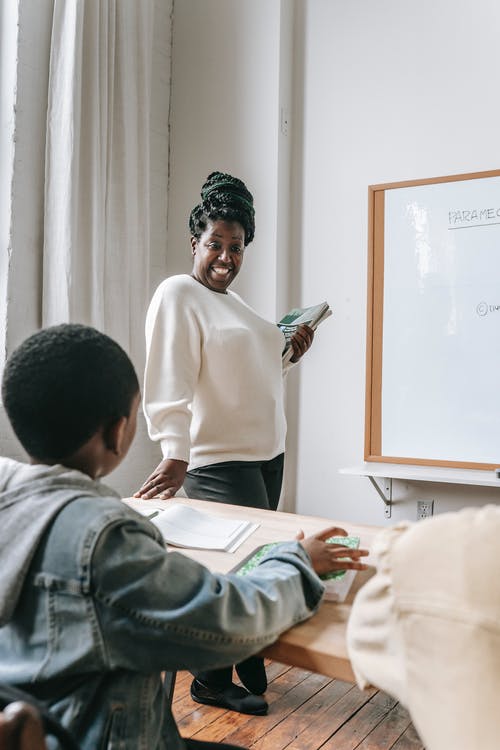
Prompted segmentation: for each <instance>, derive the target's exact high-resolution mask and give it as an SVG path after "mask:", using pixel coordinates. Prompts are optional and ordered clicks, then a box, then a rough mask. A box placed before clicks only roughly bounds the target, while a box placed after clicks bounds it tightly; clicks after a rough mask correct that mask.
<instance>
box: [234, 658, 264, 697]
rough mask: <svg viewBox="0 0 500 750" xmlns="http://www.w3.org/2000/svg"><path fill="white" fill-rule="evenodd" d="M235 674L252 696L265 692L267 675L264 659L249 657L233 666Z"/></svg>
mask: <svg viewBox="0 0 500 750" xmlns="http://www.w3.org/2000/svg"><path fill="white" fill-rule="evenodd" d="M235 669H236V674H237V675H238V677H239V678H240V680H241V681H242V683H243V685H244V686H245V687H246V689H247V690H249V691H250V692H251V693H253V694H254V695H262V693H265V692H266V690H267V675H266V669H265V667H264V659H262V657H260V656H250V658H248V659H245V661H242V662H240V663H239V664H236V665H235Z"/></svg>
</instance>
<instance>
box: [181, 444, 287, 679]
mask: <svg viewBox="0 0 500 750" xmlns="http://www.w3.org/2000/svg"><path fill="white" fill-rule="evenodd" d="M283 466H284V454H283V453H280V454H279V456H276V457H275V458H272V459H270V460H269V461H225V462H223V463H220V464H212V465H211V466H202V467H200V468H199V469H193V470H192V471H188V472H187V474H186V478H185V480H184V491H185V492H186V495H187V496H188V497H192V498H193V499H201V500H213V501H215V502H218V503H226V504H230V505H241V506H242V507H246V508H263V509H265V510H276V508H277V507H278V502H279V499H280V494H281V485H282V483H283ZM195 676H196V677H197V678H198V679H199V680H201V681H202V682H203V683H204V684H205V685H208V686H209V687H211V688H213V689H214V690H221V689H223V688H225V687H229V685H230V684H231V682H232V676H233V668H232V667H225V668H224V669H213V670H210V671H205V672H198V673H196V675H195Z"/></svg>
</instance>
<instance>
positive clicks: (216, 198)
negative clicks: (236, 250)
mask: <svg viewBox="0 0 500 750" xmlns="http://www.w3.org/2000/svg"><path fill="white" fill-rule="evenodd" d="M220 220H222V221H237V222H238V223H239V224H241V226H242V227H243V230H244V232H245V246H246V245H249V244H250V242H251V241H252V240H253V238H254V235H255V210H254V207H253V195H252V193H251V192H250V191H249V190H248V188H247V186H246V185H245V183H244V182H242V181H241V180H239V179H238V178H237V177H233V176H232V175H230V174H225V173H223V172H212V173H211V174H209V175H208V177H207V179H206V181H205V182H204V184H203V187H202V188H201V203H198V205H197V206H195V207H194V208H193V210H192V211H191V214H190V216H189V230H190V232H191V234H192V235H193V237H196V239H199V238H200V237H201V235H202V234H203V232H204V231H205V229H206V228H207V225H208V223H209V222H213V221H220Z"/></svg>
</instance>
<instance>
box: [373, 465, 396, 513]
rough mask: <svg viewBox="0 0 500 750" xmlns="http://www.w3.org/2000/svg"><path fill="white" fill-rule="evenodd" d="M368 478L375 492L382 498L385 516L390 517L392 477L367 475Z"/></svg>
mask: <svg viewBox="0 0 500 750" xmlns="http://www.w3.org/2000/svg"><path fill="white" fill-rule="evenodd" d="M368 479H369V480H370V482H371V483H372V485H373V486H374V487H375V489H376V491H377V494H378V495H379V497H381V498H382V500H383V503H384V506H385V507H384V515H385V517H386V518H390V517H391V514H392V478H391V477H380V478H379V477H376V478H375V477H372V476H370V475H368Z"/></svg>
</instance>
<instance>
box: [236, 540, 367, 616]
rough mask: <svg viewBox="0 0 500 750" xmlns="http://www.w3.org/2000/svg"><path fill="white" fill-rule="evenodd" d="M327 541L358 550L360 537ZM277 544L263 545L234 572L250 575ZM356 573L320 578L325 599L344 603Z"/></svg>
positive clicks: (347, 571) (339, 572)
mask: <svg viewBox="0 0 500 750" xmlns="http://www.w3.org/2000/svg"><path fill="white" fill-rule="evenodd" d="M326 541H327V542H328V543H329V544H343V545H344V546H345V547H350V548H351V549H357V548H358V547H359V541H360V540H359V536H332V537H330V538H329V539H327V540H326ZM277 544H279V542H270V543H269V544H263V545H262V546H261V547H257V549H256V550H254V551H253V552H251V553H250V554H249V555H248V556H247V557H246V558H245V559H244V560H242V561H241V562H240V563H239V564H238V565H237V566H236V567H235V568H233V570H232V572H233V573H236V575H238V576H246V575H248V573H250V572H251V571H252V570H254V568H256V567H257V565H258V564H259V563H260V561H261V560H262V558H263V557H264V556H265V555H266V554H267V552H269V550H271V549H273V547H276V545H277ZM356 572H357V571H355V570H335V571H332V572H331V573H326V574H325V575H322V576H320V578H321V580H322V581H324V582H325V586H326V591H325V599H328V600H330V601H337V602H342V601H344V599H345V597H346V596H347V593H348V591H349V589H350V587H351V583H352V581H353V580H354V576H355V575H356Z"/></svg>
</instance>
